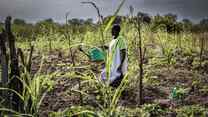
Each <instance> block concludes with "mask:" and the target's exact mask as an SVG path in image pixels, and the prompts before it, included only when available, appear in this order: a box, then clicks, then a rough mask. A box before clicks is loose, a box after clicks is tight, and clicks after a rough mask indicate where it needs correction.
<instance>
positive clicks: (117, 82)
mask: <svg viewBox="0 0 208 117" xmlns="http://www.w3.org/2000/svg"><path fill="white" fill-rule="evenodd" d="M123 77H124V75H123V74H122V73H121V75H120V76H119V77H118V78H116V79H115V80H114V81H113V82H112V83H111V84H110V86H112V87H115V88H117V87H118V86H119V85H120V84H121V82H122V80H123Z"/></svg>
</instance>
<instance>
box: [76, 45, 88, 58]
mask: <svg viewBox="0 0 208 117" xmlns="http://www.w3.org/2000/svg"><path fill="white" fill-rule="evenodd" d="M78 48H79V51H80V52H82V53H83V54H85V55H86V56H87V57H89V58H90V55H89V54H88V53H86V52H85V51H84V50H83V49H82V47H81V46H79V47H78Z"/></svg>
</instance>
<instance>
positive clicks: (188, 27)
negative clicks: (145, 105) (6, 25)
mask: <svg viewBox="0 0 208 117" xmlns="http://www.w3.org/2000/svg"><path fill="white" fill-rule="evenodd" d="M111 17H112V16H107V17H105V18H104V21H103V24H106V23H107V22H108V21H109V20H110V18H111ZM138 19H140V20H138ZM132 20H134V21H140V22H142V23H143V24H147V25H150V27H151V30H152V31H157V30H158V29H160V30H164V31H167V32H168V33H180V32H193V33H199V32H207V31H208V18H207V19H202V20H201V21H200V22H199V23H197V24H196V23H193V22H192V21H191V20H189V19H183V20H181V21H178V19H177V15H175V14H172V13H169V14H166V15H156V16H150V15H149V14H147V13H143V12H138V13H137V15H133V16H118V17H117V18H116V20H115V21H114V23H121V21H125V22H127V23H131V21H132ZM13 25H14V26H13V31H14V32H16V35H18V36H21V37H24V38H31V36H32V35H33V34H34V33H35V34H46V33H49V32H52V33H55V32H61V33H64V32H65V29H66V28H69V29H70V32H71V33H75V34H76V33H83V32H86V31H89V30H97V27H98V25H99V24H98V23H94V22H93V19H90V18H89V19H77V18H73V19H69V20H68V21H67V22H65V23H64V24H59V23H56V22H54V20H53V19H51V18H49V19H45V20H42V21H38V22H36V23H35V24H30V23H27V22H26V21H25V20H23V19H14V20H13ZM2 26H3V23H2V22H0V28H1V27H2Z"/></svg>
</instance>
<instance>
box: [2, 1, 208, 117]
mask: <svg viewBox="0 0 208 117" xmlns="http://www.w3.org/2000/svg"><path fill="white" fill-rule="evenodd" d="M121 6H122V4H121V5H120V7H121ZM119 9H120V8H118V11H119ZM116 14H117V12H116V13H115V15H114V16H112V17H111V18H110V19H109V20H108V21H106V22H104V23H97V24H93V25H88V24H84V25H81V26H79V25H70V24H67V23H66V24H65V25H63V26H62V25H55V24H52V23H51V24H50V23H42V24H40V26H39V27H38V28H37V27H36V29H35V26H33V29H32V31H31V32H32V33H31V35H29V36H26V37H25V36H24V33H23V34H20V33H19V32H20V30H21V28H22V30H23V32H24V31H25V32H26V30H24V28H23V27H26V26H23V27H18V25H15V24H14V25H11V28H12V29H11V30H10V29H8V26H9V25H8V24H7V23H5V25H6V26H5V32H3V31H2V32H3V33H1V38H0V39H1V40H3V39H8V40H9V41H8V43H7V42H6V43H5V44H4V42H3V41H1V43H0V44H1V74H0V75H1V80H0V91H1V93H0V117H7V116H12V117H13V116H20V117H27V116H28V117H71V116H73V117H129V116H138V117H140V116H141V117H155V116H159V117H160V116H164V117H175V116H179V117H206V116H208V85H207V84H208V33H207V32H203V33H192V32H191V31H181V32H171V33H170V32H168V31H166V30H163V28H158V29H157V30H156V29H153V28H152V24H146V23H142V22H140V20H139V19H136V20H135V19H133V18H131V17H130V16H129V18H127V19H123V20H122V21H121V23H120V26H121V35H122V36H124V37H125V39H126V42H127V45H128V61H129V65H128V73H127V74H126V76H125V77H124V79H123V80H122V83H121V84H120V86H119V87H118V88H113V87H111V86H109V83H108V82H107V83H104V82H102V81H101V78H100V73H101V67H102V62H92V61H90V59H89V58H88V57H87V56H86V55H85V54H83V52H81V51H80V47H82V48H84V50H86V51H87V50H88V49H90V48H92V47H100V46H101V45H104V44H108V43H109V42H110V41H111V38H112V37H111V33H110V30H111V27H112V24H113V21H114V20H115V16H116ZM7 19H8V18H7ZM2 27H4V26H2ZM26 29H28V30H30V28H28V27H26ZM18 31H19V32H18ZM11 33H12V34H11ZM4 34H5V35H4ZM11 35H13V37H12V36H11ZM25 35H26V34H25ZM12 39H14V40H15V43H14V44H15V45H16V46H14V47H15V49H16V50H15V51H16V52H17V53H16V52H15V53H16V54H17V55H14V56H17V58H18V59H17V61H16V62H18V65H17V68H18V70H19V74H18V75H17V74H16V75H17V76H15V72H14V73H13V72H12V71H13V70H14V71H15V70H17V69H15V68H16V67H15V66H12V65H13V63H15V61H14V59H12V57H14V56H12V55H13V54H12V49H11V47H12V44H11V43H12V42H13V41H11V40H12ZM2 45H4V46H6V47H5V49H6V50H7V52H5V56H3V55H4V47H3V46H2ZM4 57H6V58H7V59H4ZM3 60H6V61H7V62H6V64H5V61H3ZM107 60H109V59H108V56H107ZM108 64H109V63H108V62H106V66H107V67H109V66H110V65H108ZM5 66H7V67H6V68H7V69H8V70H7V72H5ZM5 74H6V77H8V76H9V77H10V78H9V79H7V80H8V81H7V80H6V81H5V80H4V79H5ZM11 74H14V76H12V77H11ZM15 79H16V80H15ZM4 83H5V84H4ZM17 83H19V84H21V86H22V90H21V91H20V90H15V87H13V86H14V85H15V84H17ZM11 85H12V86H11ZM15 86H16V85H15ZM21 86H17V87H18V88H19V89H20V87H21ZM14 98H18V99H16V100H15V99H14ZM15 101H17V102H18V103H19V104H17V102H15Z"/></svg>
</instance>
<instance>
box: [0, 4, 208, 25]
mask: <svg viewBox="0 0 208 117" xmlns="http://www.w3.org/2000/svg"><path fill="white" fill-rule="evenodd" d="M81 1H89V0H0V20H2V19H3V18H5V17H6V16H7V15H12V16H13V17H15V18H23V19H26V20H29V21H37V20H41V19H46V18H53V19H55V20H56V21H64V15H65V13H66V12H68V11H69V12H70V17H77V18H90V17H91V18H94V19H96V16H97V14H96V11H95V9H94V8H93V7H91V6H89V5H83V4H81V3H80V2H81ZM91 1H94V2H96V4H97V5H98V6H99V8H100V9H101V13H102V14H104V15H105V16H106V15H112V14H113V12H114V11H115V9H116V8H117V6H118V5H119V3H120V0H91ZM207 4H208V1H207V0H126V3H125V5H124V7H123V9H122V10H121V13H120V14H123V15H126V14H127V13H128V12H129V6H130V5H132V6H134V8H135V11H143V12H148V13H150V14H153V15H154V14H158V13H160V14H165V13H169V12H173V13H177V14H179V16H180V17H184V18H191V19H193V20H199V19H200V18H205V17H208V13H207V11H208V7H206V5H207Z"/></svg>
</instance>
